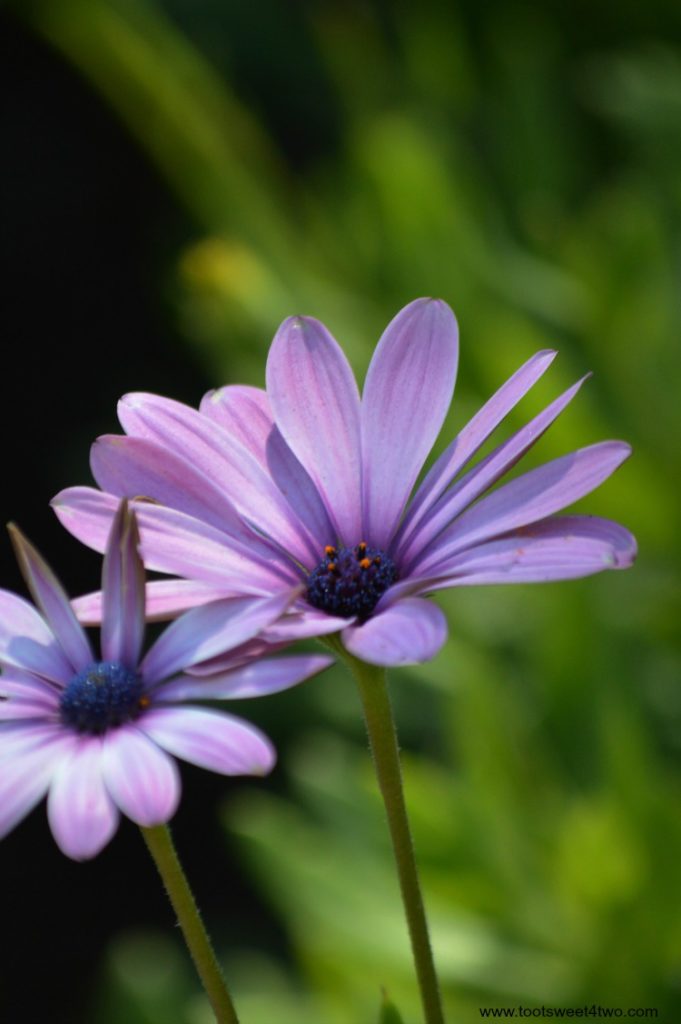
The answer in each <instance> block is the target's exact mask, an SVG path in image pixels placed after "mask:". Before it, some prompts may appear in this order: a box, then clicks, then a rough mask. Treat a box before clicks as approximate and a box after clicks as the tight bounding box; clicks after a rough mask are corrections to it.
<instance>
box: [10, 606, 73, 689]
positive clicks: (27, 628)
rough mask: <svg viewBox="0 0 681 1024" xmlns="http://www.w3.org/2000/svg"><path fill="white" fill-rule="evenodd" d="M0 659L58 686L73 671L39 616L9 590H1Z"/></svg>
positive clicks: (63, 683)
mask: <svg viewBox="0 0 681 1024" xmlns="http://www.w3.org/2000/svg"><path fill="white" fill-rule="evenodd" d="M0 663H2V664H3V665H13V666H16V667H17V668H19V669H23V670H25V671H26V672H35V673H36V674H37V675H39V676H43V677H44V678H45V679H50V680H51V681H52V682H54V683H58V684H59V685H60V686H65V685H66V684H67V683H68V682H69V681H70V680H71V679H72V677H73V675H74V671H73V666H72V665H71V663H70V662H69V661H68V660H67V658H66V656H65V654H64V652H63V651H62V649H61V647H60V646H59V644H58V643H57V641H56V639H55V637H54V634H53V633H52V630H51V629H50V628H49V627H48V625H47V623H46V622H45V621H44V619H43V618H42V616H41V615H39V614H38V612H37V611H36V610H35V608H34V607H33V605H32V604H29V603H28V601H24V599H23V598H22V597H17V595H16V594H13V593H12V592H11V591H9V590H0Z"/></svg>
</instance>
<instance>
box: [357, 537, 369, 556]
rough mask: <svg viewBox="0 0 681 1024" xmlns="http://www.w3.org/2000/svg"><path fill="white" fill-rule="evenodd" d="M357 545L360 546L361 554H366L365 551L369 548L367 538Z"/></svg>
mask: <svg viewBox="0 0 681 1024" xmlns="http://www.w3.org/2000/svg"><path fill="white" fill-rule="evenodd" d="M357 547H358V548H359V550H360V552H361V554H364V552H365V551H366V549H367V544H366V541H365V540H362V541H360V542H359V544H358V545H357Z"/></svg>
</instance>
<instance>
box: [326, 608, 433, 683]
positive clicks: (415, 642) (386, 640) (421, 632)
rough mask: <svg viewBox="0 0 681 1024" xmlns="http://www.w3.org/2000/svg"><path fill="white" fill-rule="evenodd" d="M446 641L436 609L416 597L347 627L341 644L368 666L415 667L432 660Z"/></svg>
mask: <svg viewBox="0 0 681 1024" xmlns="http://www.w3.org/2000/svg"><path fill="white" fill-rule="evenodd" d="M446 639H447V620H446V619H445V616H444V614H443V612H442V611H441V609H440V608H438V607H437V605H435V604H432V603H431V602H430V601H424V600H423V599H422V598H420V597H407V598H404V600H402V601H398V602H397V603H396V604H393V605H391V606H390V607H389V608H387V609H386V610H385V611H382V612H380V613H379V614H378V615H374V616H373V618H371V619H368V620H367V621H366V622H365V623H363V625H361V626H348V628H347V629H346V630H344V631H343V643H344V644H345V646H346V647H347V649H348V650H349V651H350V653H351V654H354V655H355V657H356V658H360V659H361V660H362V661H368V662H369V663H370V664H372V665H386V666H390V665H415V664H417V663H418V662H422V661H428V660H429V659H430V658H433V657H435V655H436V654H437V652H438V651H439V650H440V648H441V647H442V645H443V644H444V642H445V640H446Z"/></svg>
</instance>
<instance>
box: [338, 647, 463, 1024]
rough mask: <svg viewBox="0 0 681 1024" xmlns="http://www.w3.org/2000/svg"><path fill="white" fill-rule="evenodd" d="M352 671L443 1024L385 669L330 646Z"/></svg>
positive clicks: (418, 944)
mask: <svg viewBox="0 0 681 1024" xmlns="http://www.w3.org/2000/svg"><path fill="white" fill-rule="evenodd" d="M329 646H333V649H334V650H335V651H336V653H337V654H339V655H340V656H341V657H342V658H343V660H344V661H345V663H346V664H347V665H348V667H349V668H350V671H351V672H352V674H353V675H354V677H355V680H356V682H357V686H358V688H359V693H360V697H361V698H362V705H363V708H364V718H365V721H366V726H367V731H368V733H369V744H370V746H371V753H372V755H373V759H374V765H375V768H376V776H377V778H378V785H379V787H380V790H381V795H382V797H383V803H384V805H385V810H386V814H387V815H388V826H389V828H390V836H391V838H392V844H393V850H394V853H395V862H396V864H397V874H398V876H399V880H400V889H401V890H402V902H403V903H404V910H405V913H406V916H407V924H408V925H409V935H410V937H411V947H412V952H413V955H414V964H415V966H416V974H417V977H418V981H419V987H420V990H421V1001H422V1003H423V1011H424V1014H425V1018H426V1024H444V1015H443V1012H442V1001H441V998H440V990H439V985H438V980H437V975H436V973H435V964H434V962H433V953H432V950H431V947H430V938H429V935H428V923H427V921H426V912H425V908H424V906H423V897H422V896H421V886H420V883H419V876H418V869H417V867H416V858H415V856H414V844H413V842H412V838H411V831H410V829H409V819H408V818H407V808H406V805H405V802H404V792H403V789H402V769H401V767H400V754H399V748H398V745H397V732H396V730H395V720H394V718H393V713H392V707H391V705H390V695H389V693H388V686H387V683H386V675H385V669H383V668H379V667H377V666H376V665H369V664H367V663H366V662H364V661H359V660H358V659H357V658H354V657H353V656H352V655H350V654H348V652H347V651H346V650H344V649H343V650H341V648H340V645H337V644H329Z"/></svg>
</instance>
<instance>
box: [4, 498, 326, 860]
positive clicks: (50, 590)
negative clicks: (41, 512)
mask: <svg viewBox="0 0 681 1024" xmlns="http://www.w3.org/2000/svg"><path fill="white" fill-rule="evenodd" d="M10 529H11V531H12V539H13V541H14V545H15V548H16V551H17V555H18V558H19V562H20V564H21V567H22V571H23V573H24V576H25V578H26V582H27V584H28V587H29V589H30V591H31V593H32V595H33V598H34V601H35V607H34V606H33V605H32V604H29V602H28V601H25V600H24V599H23V598H21V597H18V596H17V595H16V594H13V593H11V592H9V591H6V590H0V666H1V667H2V674H1V675H0V836H4V835H6V834H7V833H8V832H9V831H10V830H11V829H12V828H14V826H15V825H16V824H17V823H18V822H19V821H20V820H22V819H23V818H24V817H25V816H26V815H27V814H28V813H29V812H30V811H31V810H32V809H33V807H34V806H35V805H36V804H37V803H39V802H40V800H41V799H42V798H43V797H44V796H45V795H46V794H47V813H48V819H49V823H50V827H51V829H52V832H53V835H54V837H55V839H56V841H57V843H58V845H59V847H60V848H61V850H62V851H63V852H64V853H65V854H67V855H68V856H70V857H72V858H74V859H75V860H83V859H87V858H89V857H93V856H94V855H95V854H97V853H98V852H99V851H100V850H101V849H102V847H104V846H105V845H106V843H107V842H108V841H109V840H110V839H111V837H112V836H113V834H114V832H115V831H116V828H117V826H118V821H119V817H120V813H121V812H122V813H123V814H125V815H127V817H129V818H131V819H132V820H133V821H134V822H136V823H137V824H138V825H142V826H146V827H151V826H155V825H160V824H163V823H165V822H166V821H168V820H169V819H170V818H171V817H172V815H173V814H174V812H175V810H176V808H177V805H178V802H179V798H180V778H179V773H178V769H177V766H176V763H175V760H174V757H178V758H182V759H184V760H186V761H189V762H191V763H193V764H196V765H199V766H200V767H203V768H208V769H209V770H211V771H214V772H218V773H221V774H224V775H244V774H246V775H250V774H253V775H261V774H264V773H266V772H268V771H270V769H271V768H272V767H273V765H274V761H275V753H274V750H273V747H272V745H271V743H270V742H269V740H268V739H267V737H266V736H264V735H263V734H262V733H261V732H260V731H259V730H258V729H256V728H255V727H254V726H252V725H250V724H248V723H247V722H245V721H244V720H242V719H240V718H237V717H235V716H233V715H228V714H225V713H223V712H220V711H216V710H212V709H207V708H203V707H200V706H194V705H192V704H185V703H184V701H186V700H190V701H193V700H199V701H200V700H204V699H216V698H219V699H224V698H230V697H232V698H236V697H253V696H258V695H260V694H261V693H271V692H274V691H275V690H280V689H284V688H286V687H288V686H292V685H293V684H294V683H297V682H300V681H301V680H302V679H304V678H306V677H307V676H309V675H312V674H314V673H315V672H318V671H320V670H321V669H322V668H325V667H326V666H327V665H328V664H329V663H330V661H331V659H330V658H326V657H317V656H309V655H302V656H297V657H292V658H269V659H259V658H258V657H257V650H256V648H257V641H255V640H254V638H255V637H256V636H257V634H258V632H259V631H260V630H261V629H263V628H264V627H266V626H268V625H270V624H271V623H272V622H274V621H275V620H276V618H277V617H278V616H280V615H281V614H282V613H283V612H284V611H285V610H286V607H287V605H288V603H289V602H290V599H291V596H290V594H289V593H282V592H280V593H278V594H276V595H274V596H269V597H255V598H253V597H241V598H227V599H224V600H222V601H219V602H217V603H215V604H212V605H211V604H205V605H203V606H201V607H198V608H195V609H193V610H191V611H188V612H187V613H186V614H184V615H182V616H180V617H179V618H177V619H176V620H175V621H174V622H173V623H172V624H171V625H170V626H169V627H168V628H167V629H166V630H165V631H164V632H163V633H162V634H161V635H160V636H159V637H158V639H157V640H156V641H155V642H154V643H153V644H152V645H151V647H150V648H149V650H148V651H147V653H146V654H145V655H142V646H143V640H144V583H145V581H144V567H143V564H142V560H141V557H140V555H139V552H138V546H139V536H138V531H137V524H136V520H135V515H134V512H132V511H130V510H129V508H128V506H127V503H126V502H120V503H119V505H118V507H117V509H116V512H115V514H114V516H113V518H112V521H111V524H110V531H109V539H108V543H107V547H106V553H105V558H104V566H103V572H102V583H103V586H102V628H101V652H100V655H99V657H97V655H96V654H95V653H94V651H93V648H92V645H91V643H90V639H89V637H88V636H87V635H86V633H85V630H84V629H83V627H82V626H81V625H80V623H79V622H78V620H77V618H76V616H75V613H74V612H73V609H72V606H71V604H70V602H69V599H68V597H67V596H66V594H65V592H64V590H63V589H62V587H61V584H60V583H59V582H58V580H57V579H56V577H55V576H54V574H53V573H52V571H51V569H50V568H49V566H48V565H47V564H46V563H45V562H44V561H43V559H42V558H41V556H40V555H39V554H38V552H37V551H36V550H35V548H33V546H32V545H31V544H30V543H29V542H28V541H27V540H26V539H25V538H24V537H23V536H22V535H21V533H20V532H19V531H18V530H17V529H16V528H14V527H11V528H10ZM216 656H220V658H221V670H220V672H218V673H217V674H216V673H212V674H209V675H206V674H205V673H206V664H207V660H208V662H209V661H210V660H214V659H215V658H216ZM192 673H193V674H192Z"/></svg>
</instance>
